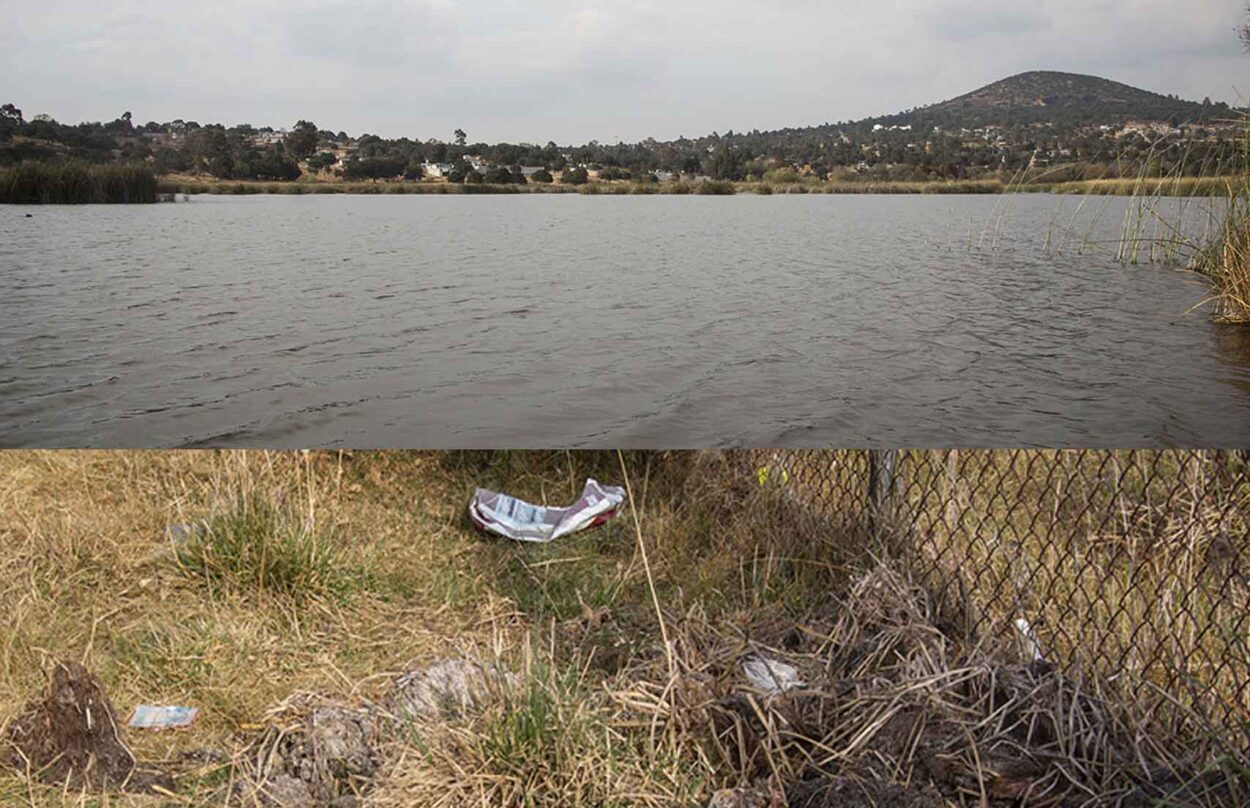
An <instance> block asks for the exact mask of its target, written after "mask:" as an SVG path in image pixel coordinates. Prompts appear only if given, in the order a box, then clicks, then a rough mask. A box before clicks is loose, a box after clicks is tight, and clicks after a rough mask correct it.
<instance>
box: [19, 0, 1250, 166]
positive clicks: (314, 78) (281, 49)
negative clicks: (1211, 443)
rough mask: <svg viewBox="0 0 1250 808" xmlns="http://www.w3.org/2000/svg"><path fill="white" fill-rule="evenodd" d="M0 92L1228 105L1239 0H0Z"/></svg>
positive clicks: (509, 107) (205, 100) (590, 134)
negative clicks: (1022, 82)
mask: <svg viewBox="0 0 1250 808" xmlns="http://www.w3.org/2000/svg"><path fill="white" fill-rule="evenodd" d="M0 6H2V7H3V12H4V19H5V20H6V25H5V26H3V28H0V52H3V53H4V58H5V60H6V64H5V69H4V70H3V71H2V72H0V101H9V100H12V101H13V102H14V103H16V104H17V105H18V106H19V107H21V108H22V109H23V110H26V111H28V112H29V113H32V114H33V113H35V112H49V113H51V114H53V115H55V116H56V117H58V118H60V119H61V120H67V121H76V120H82V119H92V120H94V119H108V118H112V117H114V116H116V115H117V114H119V113H120V112H121V111H123V110H127V109H129V110H131V111H133V112H134V114H135V116H136V117H138V118H139V119H141V120H149V119H155V120H169V119H172V118H179V117H181V118H193V119H196V120H199V121H201V122H206V121H220V122H223V123H237V122H242V121H247V122H251V123H254V124H258V125H260V124H271V125H275V126H280V125H289V124H290V123H291V122H293V121H295V120H296V119H297V118H311V119H313V120H315V121H317V122H318V123H319V124H321V125H324V126H329V127H333V128H335V129H347V130H348V131H351V132H356V133H359V132H362V131H371V132H376V133H378V134H382V135H388V136H399V135H410V136H419V137H444V138H447V137H450V134H451V130H452V129H454V128H456V127H457V126H459V127H463V128H465V129H466V130H468V131H469V133H470V136H471V137H473V138H475V139H483V140H530V141H539V142H545V141H546V140H548V139H554V140H557V141H560V142H581V141H586V140H590V139H598V140H601V141H605V142H610V141H613V140H616V139H617V138H622V139H626V140H636V139H642V138H645V137H648V136H655V137H658V138H669V137H675V136H677V135H679V134H686V135H695V134H702V133H705V132H709V131H711V130H718V131H722V132H723V131H725V130H727V129H731V128H732V129H736V130H749V129H753V128H760V129H765V128H773V127H781V126H801V125H809V124H815V123H822V122H824V121H831V120H845V119H852V118H859V117H863V116H866V115H871V114H880V113H888V112H894V111H897V110H900V109H904V108H907V107H913V106H917V105H920V104H925V103H929V102H932V101H937V100H941V99H945V98H950V97H953V96H955V95H959V94H960V93H963V92H966V91H968V90H971V89H974V88H975V87H977V86H980V85H981V84H985V83H988V82H990V81H994V80H996V79H999V78H1002V77H1004V76H1007V75H1010V74H1012V73H1016V72H1020V71H1023V70H1031V69H1057V70H1071V71H1076V72H1091V73H1096V74H1099V75H1104V76H1106V77H1107V78H1112V79H1116V80H1119V81H1126V82H1129V83H1132V84H1137V85H1139V86H1142V87H1145V88H1147V89H1151V90H1155V91H1158V92H1163V93H1176V94H1178V95H1181V96H1184V97H1189V98H1197V99H1200V98H1202V97H1203V96H1207V95H1209V96H1211V97H1213V98H1216V99H1223V100H1227V101H1230V102H1236V101H1238V93H1239V92H1245V91H1246V90H1247V89H1248V88H1250V81H1247V79H1250V57H1247V56H1246V55H1245V54H1243V53H1242V49H1241V46H1240V44H1239V43H1238V41H1237V38H1236V36H1235V34H1234V33H1233V29H1234V27H1235V26H1236V24H1237V23H1238V21H1239V20H1240V18H1241V13H1242V12H1241V8H1242V3H1241V0H1183V2H1177V0H1045V2H1038V0H1033V1H1032V2H1024V1H1023V0H926V2H925V3H924V5H923V10H921V11H917V8H916V6H917V4H916V2H915V0H774V2H759V0H634V1H633V2H626V0H589V2H586V0H363V2H349V1H348V0H317V1H316V2H311V3H310V2H299V1H298V0H217V2H214V3H212V4H204V3H200V2H196V1H195V0H163V1H162V2H158V0H114V2H111V3H107V4H102V3H99V2H97V0H46V2H40V3H30V2H27V1H26V0H0Z"/></svg>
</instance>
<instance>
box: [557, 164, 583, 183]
mask: <svg viewBox="0 0 1250 808" xmlns="http://www.w3.org/2000/svg"><path fill="white" fill-rule="evenodd" d="M588 182H590V174H588V173H587V172H586V169H584V168H582V167H581V166H578V167H577V168H568V169H565V170H564V171H562V172H560V184H561V185H585V184H586V183H588Z"/></svg>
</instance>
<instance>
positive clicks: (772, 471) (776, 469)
mask: <svg viewBox="0 0 1250 808" xmlns="http://www.w3.org/2000/svg"><path fill="white" fill-rule="evenodd" d="M755 479H756V480H758V481H759V484H760V488H763V487H765V486H767V485H769V484H770V483H771V484H772V485H779V486H784V485H786V484H787V483H789V482H790V472H789V471H787V470H786V467H785V466H783V465H781V464H779V463H769V464H768V465H767V466H760V467H759V468H757V469H756V470H755Z"/></svg>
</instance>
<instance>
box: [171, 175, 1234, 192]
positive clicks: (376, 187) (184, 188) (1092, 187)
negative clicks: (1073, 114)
mask: <svg viewBox="0 0 1250 808" xmlns="http://www.w3.org/2000/svg"><path fill="white" fill-rule="evenodd" d="M1233 181H1234V178H1232V177H1227V178H1226V177H1182V178H1174V177H1173V178H1162V179H1147V180H1139V179H1123V180H1084V181H1079V182H1054V183H1049V182H1048V183H1027V184H1020V183H1016V184H1011V183H1005V182H1002V181H999V180H953V181H937V182H797V183H772V182H727V181H720V180H703V181H687V180H680V181H677V182H665V183H650V184H647V183H634V182H590V183H587V184H586V185H540V184H530V185H490V184H482V185H457V184H451V183H433V182H387V181H365V182H301V181H294V182H264V181H254V180H215V179H187V178H170V177H165V178H162V179H161V180H160V186H159V187H160V191H161V192H162V193H165V194H185V195H195V194H221V195H252V194H279V195H282V194H287V195H302V194H357V195H376V194H583V195H586V196H633V195H657V194H663V195H673V196H684V195H700V196H728V195H735V194H756V195H762V196H767V195H772V194H839V195H842V194H1005V193H1056V194H1072V195H1080V194H1090V195H1095V196H1133V195H1135V194H1142V193H1146V194H1162V195H1165V196H1219V195H1221V194H1225V193H1227V188H1228V185H1229V183H1231V182H1233Z"/></svg>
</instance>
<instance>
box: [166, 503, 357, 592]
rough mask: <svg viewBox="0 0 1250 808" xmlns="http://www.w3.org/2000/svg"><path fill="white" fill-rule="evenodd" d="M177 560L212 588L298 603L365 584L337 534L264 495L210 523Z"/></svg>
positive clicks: (188, 542)
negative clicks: (268, 595)
mask: <svg viewBox="0 0 1250 808" xmlns="http://www.w3.org/2000/svg"><path fill="white" fill-rule="evenodd" d="M177 560H178V564H179V566H180V567H181V569H182V570H183V572H184V573H185V574H187V575H189V576H191V577H193V578H199V579H202V580H203V581H205V582H206V583H207V584H208V585H209V586H210V587H213V588H222V589H225V590H229V591H238V592H244V593H252V594H261V595H263V594H265V593H273V594H277V595H281V596H285V597H288V598H291V599H293V600H297V601H302V600H308V599H311V598H334V599H342V598H344V597H346V596H347V595H349V594H351V592H353V591H354V590H356V589H358V588H360V586H361V584H362V574H361V571H360V570H359V569H358V568H357V567H356V566H354V565H353V564H351V563H349V561H348V559H347V558H346V557H345V554H344V553H343V551H342V548H341V546H340V543H339V542H338V540H337V539H336V537H335V536H334V534H332V533H330V532H326V531H323V530H320V529H317V528H315V527H313V526H311V525H308V524H306V523H304V522H302V521H301V520H299V519H298V518H296V517H294V516H293V515H291V514H289V513H287V512H285V511H283V510H282V509H280V508H279V507H277V506H275V505H273V504H272V503H270V502H268V501H266V500H263V499H260V498H259V497H254V498H250V499H246V498H244V499H238V500H236V501H235V502H234V503H232V505H231V507H230V508H229V509H227V510H226V511H225V512H224V513H220V514H218V515H216V516H214V517H213V518H212V519H210V520H209V521H208V522H207V523H206V524H205V525H204V528H203V530H202V531H201V532H199V533H197V534H196V535H194V536H192V537H191V538H189V539H187V540H186V542H185V544H183V545H182V546H181V547H179V548H178V549H177Z"/></svg>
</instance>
